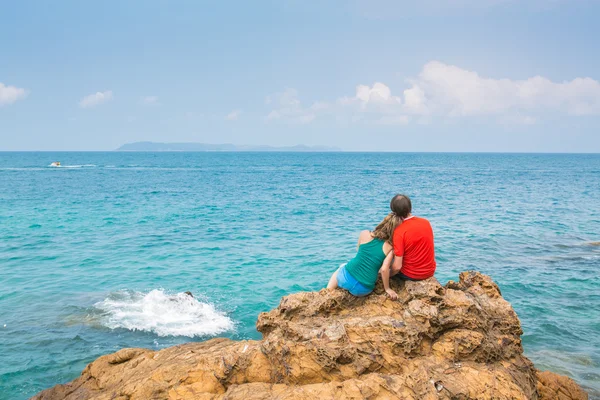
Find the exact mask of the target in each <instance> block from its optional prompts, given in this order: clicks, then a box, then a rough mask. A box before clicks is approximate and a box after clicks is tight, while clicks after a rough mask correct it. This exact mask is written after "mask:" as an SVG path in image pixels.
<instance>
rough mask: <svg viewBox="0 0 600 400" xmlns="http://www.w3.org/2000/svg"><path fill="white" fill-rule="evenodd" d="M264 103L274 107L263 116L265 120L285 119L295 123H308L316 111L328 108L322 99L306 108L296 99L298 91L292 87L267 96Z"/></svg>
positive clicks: (321, 111) (315, 115)
mask: <svg viewBox="0 0 600 400" xmlns="http://www.w3.org/2000/svg"><path fill="white" fill-rule="evenodd" d="M265 103H266V104H268V105H273V107H275V108H274V109H273V110H271V112H269V114H268V115H267V116H266V117H265V119H266V120H267V121H274V120H285V121H286V122H291V123H295V124H308V123H310V122H312V121H313V120H314V119H315V118H316V117H317V113H324V112H326V111H327V110H328V109H329V104H328V103H325V102H322V101H318V102H315V103H314V104H313V105H312V106H310V107H308V108H305V107H303V106H302V104H301V103H300V100H299V99H298V92H297V91H296V89H293V88H286V89H285V90H284V91H283V92H281V93H275V94H272V95H270V96H267V98H266V99H265Z"/></svg>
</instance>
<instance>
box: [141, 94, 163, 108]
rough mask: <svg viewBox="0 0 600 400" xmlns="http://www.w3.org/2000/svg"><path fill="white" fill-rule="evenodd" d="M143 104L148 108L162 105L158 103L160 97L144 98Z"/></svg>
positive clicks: (142, 99)
mask: <svg viewBox="0 0 600 400" xmlns="http://www.w3.org/2000/svg"><path fill="white" fill-rule="evenodd" d="M141 102H142V104H144V105H146V106H157V105H159V104H160V103H159V102H158V96H144V97H142V98H141Z"/></svg>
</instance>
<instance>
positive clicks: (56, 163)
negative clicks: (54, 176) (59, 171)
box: [50, 161, 60, 167]
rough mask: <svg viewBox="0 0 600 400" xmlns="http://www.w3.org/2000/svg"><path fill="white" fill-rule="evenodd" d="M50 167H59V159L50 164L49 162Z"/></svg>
mask: <svg viewBox="0 0 600 400" xmlns="http://www.w3.org/2000/svg"><path fill="white" fill-rule="evenodd" d="M50 166H51V167H60V161H54V162H53V163H52V164H50Z"/></svg>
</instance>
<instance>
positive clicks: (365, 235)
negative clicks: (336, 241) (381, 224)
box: [358, 230, 373, 244]
mask: <svg viewBox="0 0 600 400" xmlns="http://www.w3.org/2000/svg"><path fill="white" fill-rule="evenodd" d="M371 240H373V236H371V231H369V230H364V231H362V232H361V233H360V235H358V241H359V242H360V243H361V244H362V243H367V242H370V241H371Z"/></svg>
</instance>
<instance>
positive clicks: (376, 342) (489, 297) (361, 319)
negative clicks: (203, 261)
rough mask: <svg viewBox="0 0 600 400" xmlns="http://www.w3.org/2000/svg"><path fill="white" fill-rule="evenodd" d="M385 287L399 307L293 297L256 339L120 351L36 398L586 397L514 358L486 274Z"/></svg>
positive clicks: (506, 321) (513, 320) (503, 308)
mask: <svg viewBox="0 0 600 400" xmlns="http://www.w3.org/2000/svg"><path fill="white" fill-rule="evenodd" d="M392 286H393V288H394V289H395V290H396V291H397V292H398V294H399V299H398V301H392V300H390V299H389V298H388V297H386V295H385V292H384V291H383V288H382V287H381V283H378V286H377V288H376V289H375V292H374V293H373V294H372V295H370V296H367V297H365V298H356V297H353V296H351V295H350V294H348V293H347V292H345V291H343V290H335V291H327V290H326V289H324V290H321V291H320V292H309V293H296V294H292V295H290V296H286V297H284V298H283V299H282V300H281V303H280V304H279V306H278V307H277V308H276V309H274V310H272V311H270V312H267V313H262V314H260V315H259V317H258V322H257V324H256V325H257V329H258V330H259V331H260V332H261V333H262V334H263V339H262V340H261V341H240V342H235V341H231V340H228V339H213V340H209V341H206V342H203V343H188V344H185V345H180V346H175V347H170V348H166V349H163V350H161V351H151V350H144V349H123V350H120V351H118V352H117V353H114V354H110V355H106V356H103V357H100V358H98V359H97V360H96V361H94V362H92V363H91V364H89V365H88V366H87V367H86V368H85V369H84V371H83V372H82V374H81V376H80V377H79V378H77V379H75V380H74V381H72V382H70V383H67V384H66V385H57V386H55V387H53V388H50V389H47V390H45V391H43V392H41V393H39V394H38V395H36V396H35V397H34V399H38V400H55V399H68V400H75V399H96V400H104V399H106V400H108V399H115V400H116V399H119V400H120V399H128V400H137V399H140V400H141V399H173V400H175V399H207V400H208V399H211V400H217V399H223V400H226V399H227V400H234V399H243V400H254V399H315V398H322V399H414V400H428V399H432V400H433V399H458V400H462V399H465V400H466V399H490V400H491V399H523V400H525V399H534V400H535V399H544V400H549V399H560V400H562V399H587V394H586V393H585V392H584V391H583V390H582V389H581V388H580V387H579V386H578V385H577V384H576V383H575V382H574V381H572V380H571V379H569V378H567V377H564V376H559V375H556V374H553V373H550V372H539V371H537V370H536V369H535V368H534V366H533V364H532V363H531V362H530V361H529V360H528V359H527V358H526V357H524V356H523V348H522V345H521V338H520V336H521V334H522V330H521V325H520V322H519V319H518V317H517V315H516V313H515V312H514V310H513V309H512V307H511V306H510V304H509V303H508V302H507V301H506V300H504V299H503V298H502V296H501V294H500V290H499V289H498V286H497V285H496V284H495V283H494V282H493V281H492V280H491V279H490V278H489V277H488V276H485V275H482V274H480V273H478V272H463V273H461V274H460V279H459V281H458V282H449V283H448V284H447V285H446V286H445V287H443V286H441V285H440V284H439V282H438V281H437V280H436V279H434V278H430V279H427V280H425V281H421V282H401V283H395V282H394V283H392Z"/></svg>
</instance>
